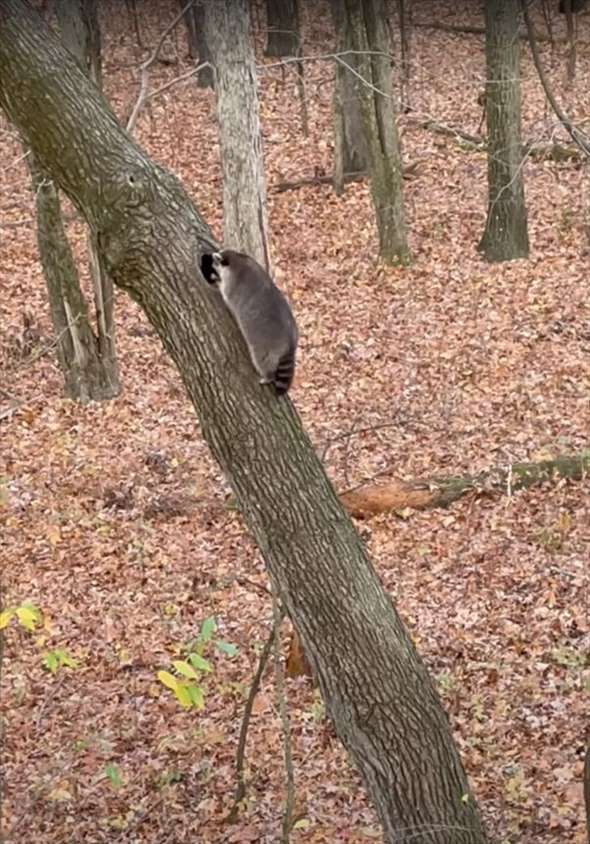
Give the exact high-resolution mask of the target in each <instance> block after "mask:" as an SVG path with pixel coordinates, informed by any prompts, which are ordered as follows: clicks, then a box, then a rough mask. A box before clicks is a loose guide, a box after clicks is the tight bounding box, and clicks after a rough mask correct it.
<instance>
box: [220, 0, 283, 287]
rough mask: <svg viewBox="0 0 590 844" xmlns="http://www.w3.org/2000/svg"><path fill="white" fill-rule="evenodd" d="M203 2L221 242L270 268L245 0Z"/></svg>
mask: <svg viewBox="0 0 590 844" xmlns="http://www.w3.org/2000/svg"><path fill="white" fill-rule="evenodd" d="M205 8H206V13H205V19H206V33H205V34H206V38H207V42H208V44H209V47H210V49H211V56H212V58H213V64H214V65H215V92H216V95H217V119H218V122H219V141H220V150H221V167H222V172H223V241H224V246H225V247H226V248H228V249H237V250H239V251H241V252H247V253H248V254H249V255H252V256H253V257H254V258H256V260H257V261H258V262H259V263H260V264H262V266H264V267H266V268H267V269H269V270H270V252H269V248H268V242H267V220H266V187H265V181H264V162H263V158H262V136H261V133H260V122H259V119H258V90H257V87H256V63H255V57H254V48H253V46H252V42H251V40H250V13H249V7H248V0H217V2H215V3H210V4H208V5H207V6H206V7H205Z"/></svg>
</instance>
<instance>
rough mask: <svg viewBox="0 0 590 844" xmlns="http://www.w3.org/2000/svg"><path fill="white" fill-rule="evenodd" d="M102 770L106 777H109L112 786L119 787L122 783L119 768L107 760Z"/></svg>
mask: <svg viewBox="0 0 590 844" xmlns="http://www.w3.org/2000/svg"><path fill="white" fill-rule="evenodd" d="M104 771H105V774H106V775H107V777H108V778H109V780H110V783H111V785H112V786H113V788H120V787H121V786H122V785H123V780H122V779H121V774H120V773H119V769H118V768H117V766H116V765H113V763H112V762H109V763H108V765H105V769H104Z"/></svg>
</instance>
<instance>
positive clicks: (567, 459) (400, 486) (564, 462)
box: [340, 451, 590, 518]
mask: <svg viewBox="0 0 590 844" xmlns="http://www.w3.org/2000/svg"><path fill="white" fill-rule="evenodd" d="M589 472H590V451H585V452H582V453H581V454H578V455H573V456H568V455H563V456H561V457H556V458H555V459H554V460H542V461H540V462H539V463H513V464H511V465H510V466H509V467H508V468H507V469H492V470H490V471H486V472H480V473H479V474H478V475H462V476H458V477H433V478H427V479H426V480H414V481H402V480H399V479H394V480H391V481H388V482H387V483H386V484H375V483H368V484H364V485H362V486H360V487H357V488H356V489H351V490H349V491H348V492H343V493H341V494H340V500H341V501H342V503H343V504H344V506H345V507H346V509H347V510H348V511H349V513H350V514H351V515H352V516H356V517H357V518H365V517H367V516H374V515H376V514H377V513H387V512H390V511H392V510H393V511H395V510H404V509H406V508H407V507H409V508H411V509H414V510H428V509H431V508H433V507H448V506H449V505H450V504H452V503H453V502H454V501H457V500H458V499H460V498H462V497H463V496H464V495H467V494H468V493H473V494H475V495H476V496H480V495H486V496H490V495H511V494H512V493H513V492H517V491H518V490H520V489H528V488H529V487H533V486H539V485H540V484H542V483H545V482H546V481H553V482H555V481H557V480H561V479H563V478H568V479H569V480H575V481H580V480H582V479H583V478H585V477H586V475H587V474H588V473H589Z"/></svg>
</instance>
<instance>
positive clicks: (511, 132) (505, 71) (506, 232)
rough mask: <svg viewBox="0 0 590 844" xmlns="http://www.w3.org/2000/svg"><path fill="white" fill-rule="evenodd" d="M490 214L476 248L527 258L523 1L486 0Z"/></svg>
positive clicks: (489, 254)
mask: <svg viewBox="0 0 590 844" xmlns="http://www.w3.org/2000/svg"><path fill="white" fill-rule="evenodd" d="M484 6H485V19H486V74H487V78H486V93H485V106H486V123H487V130H488V213H487V219H486V225H485V230H484V233H483V236H482V238H481V241H480V243H479V246H478V249H479V250H480V251H481V252H482V253H483V255H484V257H485V258H486V260H488V261H511V260H513V259H514V258H526V257H528V254H529V236H528V228H527V217H526V206H525V201H524V182H523V178H522V167H523V155H522V145H521V139H520V71H519V64H520V43H519V19H520V14H519V9H520V2H519V0H486V3H485V4H484Z"/></svg>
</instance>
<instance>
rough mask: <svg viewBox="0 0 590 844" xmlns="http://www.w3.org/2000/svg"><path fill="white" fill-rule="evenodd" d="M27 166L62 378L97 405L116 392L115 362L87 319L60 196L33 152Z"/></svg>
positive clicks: (72, 392)
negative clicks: (101, 344) (104, 351)
mask: <svg viewBox="0 0 590 844" xmlns="http://www.w3.org/2000/svg"><path fill="white" fill-rule="evenodd" d="M27 163H28V166H29V171H30V173H31V182H32V186H33V191H34V193H35V208H36V212H37V244H38V248H39V258H40V259H41V266H42V267H43V275H44V277H45V284H46V285H47V293H48V295H49V307H50V311H51V320H52V323H53V331H54V334H55V339H56V344H57V357H58V361H59V364H60V367H61V370H62V372H63V375H64V391H65V394H66V396H68V398H71V399H77V400H78V401H81V402H87V401H91V400H94V401H101V400H103V399H110V398H113V396H116V395H117V393H118V392H119V381H118V371H117V368H116V360H114V369H113V361H112V359H110V358H106V357H104V356H103V355H102V354H101V349H100V347H99V343H98V340H97V338H96V337H95V336H94V332H93V331H92V328H91V326H90V322H89V320H88V308H87V305H86V301H85V299H84V296H83V295H82V291H81V290H80V281H79V278H78V270H77V267H76V263H75V261H74V256H73V255H72V250H71V249H70V244H69V243H68V239H67V236H66V232H65V229H64V225H63V221H62V216H61V208H60V201H59V193H58V191H57V188H56V187H55V184H54V182H53V180H52V179H51V177H50V176H48V175H47V174H46V173H44V172H43V169H42V168H41V166H40V165H39V162H38V161H37V159H36V157H35V155H34V153H33V152H31V151H29V154H28V156H27Z"/></svg>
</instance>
